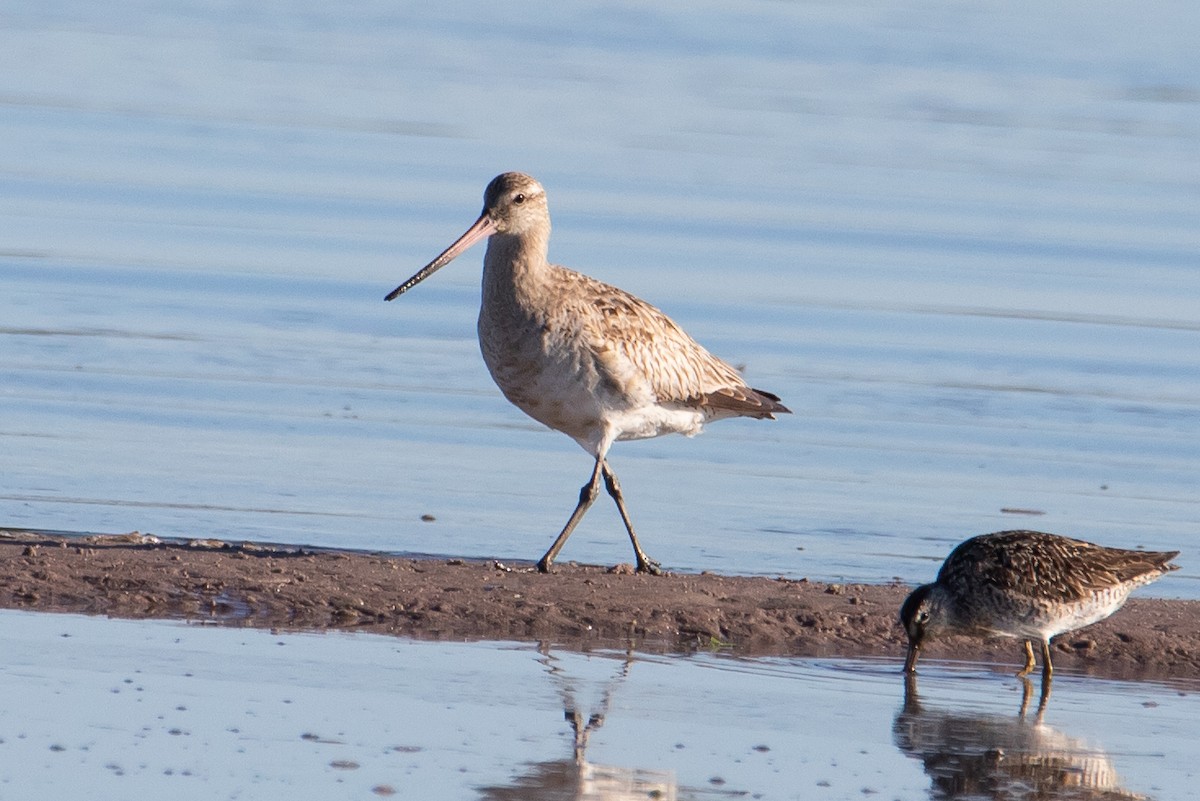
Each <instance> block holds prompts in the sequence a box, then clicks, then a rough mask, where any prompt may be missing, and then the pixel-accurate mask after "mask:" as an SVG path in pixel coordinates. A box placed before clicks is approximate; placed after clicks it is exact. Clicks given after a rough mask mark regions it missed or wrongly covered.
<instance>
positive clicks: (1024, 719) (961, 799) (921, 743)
mask: <svg viewBox="0 0 1200 801" xmlns="http://www.w3.org/2000/svg"><path fill="white" fill-rule="evenodd" d="M1042 690H1043V691H1042V698H1041V701H1040V703H1039V705H1038V708H1037V711H1036V713H1035V714H1034V716H1033V717H1032V718H1030V717H1029V716H1028V715H1027V710H1028V706H1029V703H1030V699H1031V697H1032V695H1033V685H1032V683H1031V682H1029V681H1028V680H1026V681H1025V688H1024V694H1023V698H1022V703H1021V708H1020V711H1019V712H1018V714H1017V715H1015V716H1012V717H1010V716H1007V715H995V714H985V713H970V712H965V711H964V712H953V711H947V710H940V709H928V708H926V707H924V706H923V705H922V704H921V699H920V697H919V695H918V693H917V678H916V676H914V675H909V676H907V677H906V681H905V685H904V706H903V708H902V709H901V710H900V712H899V714H897V715H896V720H895V723H894V724H893V726H892V734H893V737H894V739H895V742H896V746H897V747H898V748H899V749H900V750H901V751H903V752H904V753H905V754H907V755H908V756H910V757H912V758H913V759H917V760H920V761H921V763H922V764H923V765H924V768H925V772H926V773H927V774H928V775H929V778H930V780H931V782H932V786H931V788H930V798H932V799H936V800H937V801H943V800H944V801H966V799H971V801H982V800H983V799H996V800H997V801H1000V800H1001V799H1003V801H1015V800H1016V799H1029V800H1030V801H1032V800H1034V799H1036V800H1037V801H1117V799H1148V796H1145V795H1140V794H1138V793H1134V792H1131V791H1129V790H1126V789H1124V788H1122V787H1121V784H1120V777H1119V776H1118V775H1117V773H1116V770H1115V769H1114V768H1113V765H1112V762H1111V761H1110V760H1109V758H1108V755H1107V754H1106V753H1104V751H1102V750H1101V749H1099V748H1097V747H1095V746H1093V745H1089V744H1087V743H1085V742H1083V741H1082V740H1078V739H1076V738H1074V737H1069V736H1068V735H1066V734H1063V733H1062V732H1060V731H1058V730H1056V729H1053V728H1051V727H1050V726H1047V725H1046V724H1045V723H1044V716H1045V712H1046V700H1047V698H1048V696H1049V685H1048V684H1046V685H1043V688H1042Z"/></svg>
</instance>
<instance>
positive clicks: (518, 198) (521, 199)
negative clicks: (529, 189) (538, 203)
mask: <svg viewBox="0 0 1200 801" xmlns="http://www.w3.org/2000/svg"><path fill="white" fill-rule="evenodd" d="M524 202H525V195H524V194H523V193H521V192H518V193H517V194H515V195H513V203H516V204H517V205H518V206H520V205H521V204H522V203H524Z"/></svg>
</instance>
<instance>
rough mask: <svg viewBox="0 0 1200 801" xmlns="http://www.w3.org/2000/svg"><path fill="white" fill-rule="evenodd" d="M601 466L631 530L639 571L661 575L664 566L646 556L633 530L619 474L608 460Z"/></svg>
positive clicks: (619, 509) (608, 486) (626, 525)
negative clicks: (618, 478)
mask: <svg viewBox="0 0 1200 801" xmlns="http://www.w3.org/2000/svg"><path fill="white" fill-rule="evenodd" d="M601 467H602V468H603V471H604V486H605V488H607V489H608V494H609V495H611V496H612V499H613V500H614V501H616V502H617V510H618V511H619V512H620V513H621V520H622V521H623V522H624V523H625V530H626V531H628V532H629V541H630V542H632V543H633V553H634V556H635V558H636V559H637V572H639V573H649V574H651V575H653V576H661V575H662V567H661V566H660V565H659V564H658V562H655V561H654V560H653V559H651V558H650V557H648V556H646V552H645V551H643V550H642V546H641V545H640V544H639V543H638V538H637V534H635V533H634V531H633V521H632V520H630V519H629V510H628V509H626V508H625V498H624V496H622V495H621V483H620V482H619V481H617V474H616V473H614V472H613V471H612V468H611V467H609V466H608V462H607V461H603V462H601Z"/></svg>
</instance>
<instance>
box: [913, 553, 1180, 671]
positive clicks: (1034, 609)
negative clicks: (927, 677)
mask: <svg viewBox="0 0 1200 801" xmlns="http://www.w3.org/2000/svg"><path fill="white" fill-rule="evenodd" d="M1178 555H1179V552H1178V551H1170V552H1154V551H1133V550H1125V549H1122V548H1106V547H1104V546H1101V545H1094V544H1092V543H1090V542H1084V541H1083V540H1076V539H1071V538H1069V537H1060V536H1058V535H1055V534H1046V533H1044V532H1040V531H1000V532H997V533H994V534H984V535H982V536H979V537H973V538H972V539H969V540H967V541H966V542H963V543H962V544H961V545H959V546H958V547H957V548H955V549H954V550H953V551H952V552H951V553H950V555H949V556H948V557H946V561H945V562H944V563H943V564H942V568H941V570H940V571H938V576H937V580H936V581H935V582H934V583H933V584H925V585H923V586H921V587H918V588H917V589H915V590H914V591H913V592H912V594H911V595H909V596H908V598H907V600H905V602H904V605H903V606H902V607H901V609H900V622H901V624H902V625H903V626H904V629H905V631H906V632H907V633H908V637H909V648H908V659H907V660H906V662H905V667H904V669H905V671H907V672H912V671H913V670H915V668H916V662H917V655H918V652H919V649H920V647H921V645H922V643H923V642H925V641H927V640H929V639H932V638H935V637H938V636H942V635H944V634H965V635H971V636H977V637H1015V638H1018V639H1021V640H1024V647H1025V666H1024V669H1023V670H1022V671H1021V673H1020V675H1026V674H1028V673H1029V672H1030V671H1031V670H1033V667H1034V662H1035V660H1034V655H1033V642H1034V641H1035V640H1036V641H1037V642H1038V643H1039V644H1040V645H1041V650H1042V671H1043V676H1044V677H1046V678H1049V676H1050V675H1051V674H1052V673H1053V670H1054V668H1053V665H1052V664H1051V660H1050V639H1051V638H1052V637H1054V636H1056V635H1058V634H1062V633H1063V632H1067V631H1074V630H1076V629H1080V628H1083V627H1084V626H1088V625H1091V624H1092V623H1095V622H1097V621H1100V620H1103V619H1104V618H1106V617H1108V616H1109V615H1111V614H1112V613H1114V612H1116V611H1117V610H1118V609H1120V608H1121V605H1122V604H1123V603H1125V599H1126V598H1128V597H1129V593H1131V592H1132V591H1133V590H1134V589H1135V588H1137V587H1140V586H1142V585H1143V584H1148V583H1150V582H1151V581H1153V580H1155V579H1156V578H1158V577H1159V576H1161V575H1162V574H1163V573H1166V572H1167V571H1170V570H1175V569H1177V566H1176V565H1172V564H1168V563H1169V562H1170V561H1171V560H1172V559H1174V558H1175V557H1176V556H1178Z"/></svg>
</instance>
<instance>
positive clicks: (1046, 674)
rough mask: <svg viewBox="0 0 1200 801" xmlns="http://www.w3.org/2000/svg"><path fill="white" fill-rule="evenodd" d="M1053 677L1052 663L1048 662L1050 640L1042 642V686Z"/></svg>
mask: <svg viewBox="0 0 1200 801" xmlns="http://www.w3.org/2000/svg"><path fill="white" fill-rule="evenodd" d="M1053 675H1054V663H1052V662H1051V661H1050V640H1049V638H1047V639H1045V640H1042V684H1048V683H1049V682H1050V678H1051V677H1052V676H1053Z"/></svg>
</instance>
